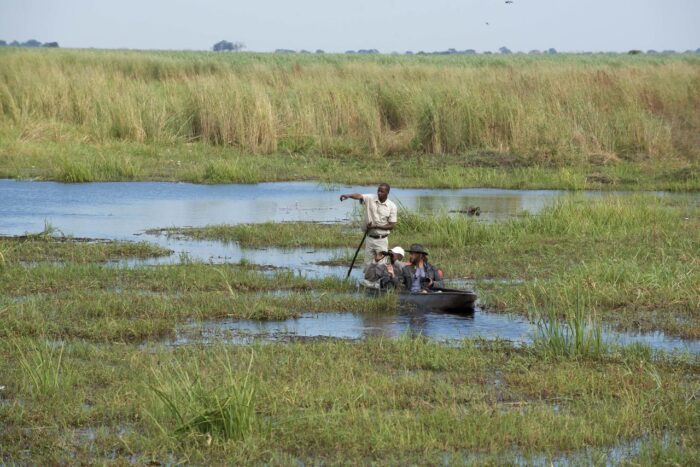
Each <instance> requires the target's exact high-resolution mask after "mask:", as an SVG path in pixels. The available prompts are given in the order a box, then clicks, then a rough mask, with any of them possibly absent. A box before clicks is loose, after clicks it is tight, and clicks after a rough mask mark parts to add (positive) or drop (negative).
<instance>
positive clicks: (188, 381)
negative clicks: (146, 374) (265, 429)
mask: <svg viewBox="0 0 700 467" xmlns="http://www.w3.org/2000/svg"><path fill="white" fill-rule="evenodd" d="M218 363H219V365H217V367H216V368H214V369H212V370H213V371H214V373H215V374H214V376H213V378H217V379H220V381H218V382H215V381H209V382H205V381H204V380H203V377H202V376H201V373H202V370H201V369H200V368H199V364H198V363H196V362H195V363H194V368H193V369H192V370H191V371H190V369H188V368H185V367H184V366H183V364H182V363H180V362H179V361H178V360H173V361H172V362H171V363H170V364H168V365H164V366H163V367H159V368H158V369H154V370H153V383H152V384H150V385H149V386H148V387H149V389H150V390H151V391H152V392H153V394H155V396H156V399H157V402H159V403H160V404H155V407H154V408H153V409H152V410H153V411H152V412H149V415H150V416H151V418H152V419H153V420H154V422H155V423H156V424H157V426H158V427H159V428H160V429H161V430H162V431H163V432H164V433H169V432H172V433H173V434H175V435H186V434H188V433H190V432H198V433H201V434H205V435H208V436H211V437H213V438H216V439H219V440H224V441H226V440H243V439H245V438H247V437H248V436H250V435H251V434H252V433H253V432H254V431H255V429H256V427H257V426H258V420H257V416H256V412H255V404H256V386H255V384H254V383H253V381H252V380H251V369H252V365H253V354H251V357H250V363H249V365H248V370H247V372H246V373H245V376H244V377H243V379H242V380H241V379H240V378H239V377H238V375H237V374H236V373H235V371H234V370H233V368H232V366H231V363H230V362H229V361H228V360H226V359H223V360H222V361H219V362H218ZM170 424H172V425H174V429H172V430H169V429H168V428H166V426H167V425H170Z"/></svg>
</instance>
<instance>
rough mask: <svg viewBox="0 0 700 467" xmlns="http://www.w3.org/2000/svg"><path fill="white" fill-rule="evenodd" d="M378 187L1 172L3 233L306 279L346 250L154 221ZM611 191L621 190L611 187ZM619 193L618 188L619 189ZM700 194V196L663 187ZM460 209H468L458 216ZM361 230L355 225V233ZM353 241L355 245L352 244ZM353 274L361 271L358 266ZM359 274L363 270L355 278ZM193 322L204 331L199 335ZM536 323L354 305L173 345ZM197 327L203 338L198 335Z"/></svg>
mask: <svg viewBox="0 0 700 467" xmlns="http://www.w3.org/2000/svg"><path fill="white" fill-rule="evenodd" d="M375 189H376V187H374V186H372V187H360V186H352V187H348V186H335V185H332V186H331V185H322V184H318V183H313V182H292V183H261V184H255V185H194V184H187V183H164V182H163V183H161V182H113V183H85V184H62V183H53V182H28V181H14V180H0V234H2V235H21V234H25V233H28V232H39V231H41V230H42V229H43V228H44V226H45V224H46V223H50V224H51V225H52V226H53V227H55V228H56V229H58V230H59V231H60V232H62V233H64V234H66V235H72V236H75V237H89V238H101V239H116V240H131V241H141V240H147V241H149V242H152V243H156V244H159V245H162V246H164V247H166V248H170V249H172V250H173V251H174V254H172V255H170V256H168V257H164V258H158V259H153V260H144V261H133V260H132V261H128V262H127V264H130V265H139V264H168V263H178V262H179V261H180V260H181V258H182V257H183V255H186V256H187V257H188V258H190V259H194V260H201V261H206V262H213V263H224V262H239V261H241V260H246V261H248V262H250V263H254V264H260V265H273V266H276V267H282V268H288V269H290V270H292V271H294V272H296V273H298V274H302V275H305V276H307V277H321V276H326V275H341V274H344V273H345V268H344V267H332V266H320V265H318V264H317V263H318V262H319V261H324V260H329V259H331V258H333V257H337V256H338V255H341V254H344V253H345V252H346V250H345V249H310V248H304V249H281V248H265V249H246V248H241V247H240V246H239V245H238V244H235V243H234V244H226V243H222V242H212V241H191V240H183V239H176V238H168V237H167V236H164V235H146V234H145V231H146V230H148V229H157V228H163V227H185V226H193V227H200V226H206V225H210V224H238V223H260V222H268V221H273V222H288V221H313V222H322V223H337V222H348V221H349V220H350V219H351V218H352V216H353V209H356V204H357V203H352V202H349V201H346V202H343V203H341V202H340V201H339V200H338V197H339V195H340V194H341V193H348V192H361V193H372V192H374V190H375ZM610 194H611V193H610V192H583V193H578V194H577V196H587V197H600V196H607V195H610ZM612 194H614V193H612ZM617 194H619V193H617ZM656 194H657V195H658V196H678V197H685V198H689V199H697V195H684V194H682V195H675V194H673V195H672V194H666V193H656ZM566 196H573V195H572V194H570V193H569V192H566V191H556V190H501V189H458V190H444V189H439V190H438V189H402V188H398V189H394V190H392V192H391V198H392V199H393V200H394V201H396V202H398V203H399V204H400V205H402V206H404V207H405V208H408V209H411V210H416V211H419V212H421V211H426V212H427V211H431V212H435V211H443V212H451V211H460V210H465V209H467V208H468V207H470V206H479V208H480V209H481V216H480V217H479V221H480V222H497V221H500V220H504V219H508V218H511V217H513V216H518V215H521V214H523V213H525V212H529V213H532V214H536V213H537V212H539V211H540V210H541V209H542V208H544V207H545V206H547V205H548V204H551V203H553V202H554V201H555V200H557V199H560V198H562V197H566ZM455 215H462V214H455ZM360 237H361V235H360V233H359V232H358V236H357V239H353V242H352V243H353V244H354V243H355V240H358V241H359V239H360ZM348 248H353V245H348ZM355 274H358V275H359V271H356V273H355ZM356 277H357V276H356ZM193 329H197V330H198V331H196V332H194V333H193ZM533 330H534V325H533V324H532V323H530V322H528V321H527V320H525V319H523V318H522V317H517V316H505V315H498V314H493V313H488V312H485V311H481V310H478V309H477V311H476V313H474V314H473V315H467V316H459V315H449V314H442V313H430V312H416V311H415V310H413V311H411V310H404V311H401V312H399V313H391V314H385V315H377V316H374V315H373V316H368V315H360V314H354V313H333V312H329V313H322V314H311V313H306V314H302V315H301V316H300V317H299V318H297V319H294V320H287V321H283V322H256V321H245V320H236V321H230V322H226V321H218V322H212V323H194V324H191V325H186V326H183V327H182V328H181V330H180V333H179V337H178V339H177V340H176V342H175V343H184V342H189V341H192V340H195V341H196V340H202V339H204V340H206V339H209V338H210V337H212V336H216V335H217V334H226V335H228V336H230V337H231V338H232V339H233V340H238V341H240V340H241V339H243V340H245V339H250V338H251V336H252V337H266V338H270V339H278V338H288V337H295V336H301V337H339V338H349V339H360V338H364V337H366V336H369V335H385V336H390V337H395V336H398V335H400V334H403V333H406V332H409V333H412V334H423V335H425V336H428V337H431V338H435V339H437V340H455V339H462V338H464V337H475V336H481V337H484V338H487V339H495V338H499V339H507V340H510V341H513V342H518V343H527V342H530V341H531V338H532V333H533ZM195 334H196V335H197V336H198V337H195ZM606 336H607V337H606V338H607V339H608V340H610V341H615V342H619V343H623V344H624V343H630V342H642V343H645V344H648V345H650V346H652V347H654V348H662V349H666V350H674V349H678V350H687V351H690V352H694V353H698V352H700V341H684V340H680V339H675V338H671V337H668V336H665V335H663V334H661V333H652V334H641V335H636V334H625V333H614V332H612V331H608V332H606Z"/></svg>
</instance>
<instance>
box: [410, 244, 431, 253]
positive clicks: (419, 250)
mask: <svg viewBox="0 0 700 467" xmlns="http://www.w3.org/2000/svg"><path fill="white" fill-rule="evenodd" d="M408 252H409V253H423V254H424V255H427V254H428V250H426V249H425V247H424V246H423V245H421V244H420V243H414V244H413V245H411V248H409V249H408Z"/></svg>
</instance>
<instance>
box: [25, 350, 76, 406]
mask: <svg viewBox="0 0 700 467" xmlns="http://www.w3.org/2000/svg"><path fill="white" fill-rule="evenodd" d="M14 344H15V348H16V349H17V352H18V353H19V358H18V361H19V367H20V368H21V370H22V386H23V388H24V389H25V390H26V391H28V392H30V393H32V394H35V395H40V396H47V397H48V396H52V395H55V394H57V393H58V392H59V391H60V390H62V389H64V388H67V387H68V386H69V385H70V380H71V378H72V375H71V373H70V372H69V371H68V370H67V369H66V367H65V365H64V362H63V353H64V345H63V344H60V345H50V344H49V343H47V342H39V341H35V340H26V341H25V342H21V341H15V342H14Z"/></svg>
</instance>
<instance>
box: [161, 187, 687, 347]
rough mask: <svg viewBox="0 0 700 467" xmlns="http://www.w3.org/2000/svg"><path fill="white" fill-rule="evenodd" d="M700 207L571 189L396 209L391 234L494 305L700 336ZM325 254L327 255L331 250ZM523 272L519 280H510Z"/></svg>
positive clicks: (303, 238) (286, 238) (254, 231)
mask: <svg viewBox="0 0 700 467" xmlns="http://www.w3.org/2000/svg"><path fill="white" fill-rule="evenodd" d="M351 229H355V230H354V231H355V233H356V234H357V236H359V234H358V232H359V229H357V227H354V226H352V225H318V224H308V223H282V224H272V223H266V224H249V225H237V226H209V227H206V228H195V229H177V228H176V229H173V230H172V231H171V232H172V233H173V234H178V235H184V236H186V237H188V238H196V239H213V240H226V241H238V242H241V244H242V245H244V246H261V245H268V246H287V247H292V246H297V247H300V246H304V247H333V246H336V247H341V246H344V247H350V248H352V247H354V245H353V244H354V242H352V243H353V244H351V242H350V239H351V238H354V236H353V235H352V233H353V230H351ZM699 232H700V214H699V211H698V208H697V206H695V205H694V204H693V203H692V202H691V201H684V200H682V199H678V200H673V199H667V198H663V197H661V198H659V197H653V196H642V195H635V196H629V195H623V196H615V195H609V196H605V197H603V198H599V199H590V198H584V197H572V198H568V199H565V200H561V201H558V202H557V203H555V204H553V205H552V206H550V207H548V208H546V209H544V210H543V211H542V212H541V213H539V214H537V215H525V216H521V217H518V218H515V219H511V220H507V221H503V222H497V223H486V222H480V221H478V220H477V219H475V218H472V217H467V216H462V215H448V214H442V213H435V214H426V213H415V212H410V211H406V210H401V212H400V213H399V223H398V225H397V227H396V229H395V230H394V232H393V233H392V235H391V237H390V244H391V245H392V246H393V245H402V246H403V247H406V246H408V245H410V244H412V243H416V242H418V243H422V244H424V245H426V246H427V248H428V249H429V251H430V254H431V259H432V262H433V263H434V264H437V265H439V266H440V267H441V268H442V269H443V270H444V271H445V273H446V275H447V277H448V278H450V277H466V278H470V279H474V280H476V281H479V280H480V279H494V278H495V279H503V280H504V281H505V282H504V283H499V282H498V281H491V282H484V283H482V284H477V285H478V287H479V292H480V294H481V299H482V303H483V304H485V305H486V306H488V307H489V308H491V309H493V310H503V311H510V312H516V313H526V314H529V315H530V316H531V317H534V316H535V315H536V313H537V312H538V311H539V312H540V313H541V314H543V313H546V310H558V311H557V313H558V314H559V316H560V317H566V316H567V314H569V312H575V310H577V305H576V303H577V300H578V298H577V297H580V298H581V299H582V300H584V301H585V303H587V304H589V309H587V310H586V312H587V313H597V315H598V316H599V318H600V319H602V320H603V321H605V322H608V323H612V324H614V325H616V326H619V327H620V328H623V329H628V330H635V331H651V330H663V331H665V332H667V333H670V334H673V335H678V336H684V337H697V336H700V315H699V314H698V310H700V301H699V300H700V298H699V297H700V293H698V291H699V290H700V269H699V268H698V265H699V264H700V256H699V255H698V253H697V252H698V251H700V233H699ZM329 259H332V258H329ZM512 280H523V281H524V282H523V283H521V284H509V281H512Z"/></svg>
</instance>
